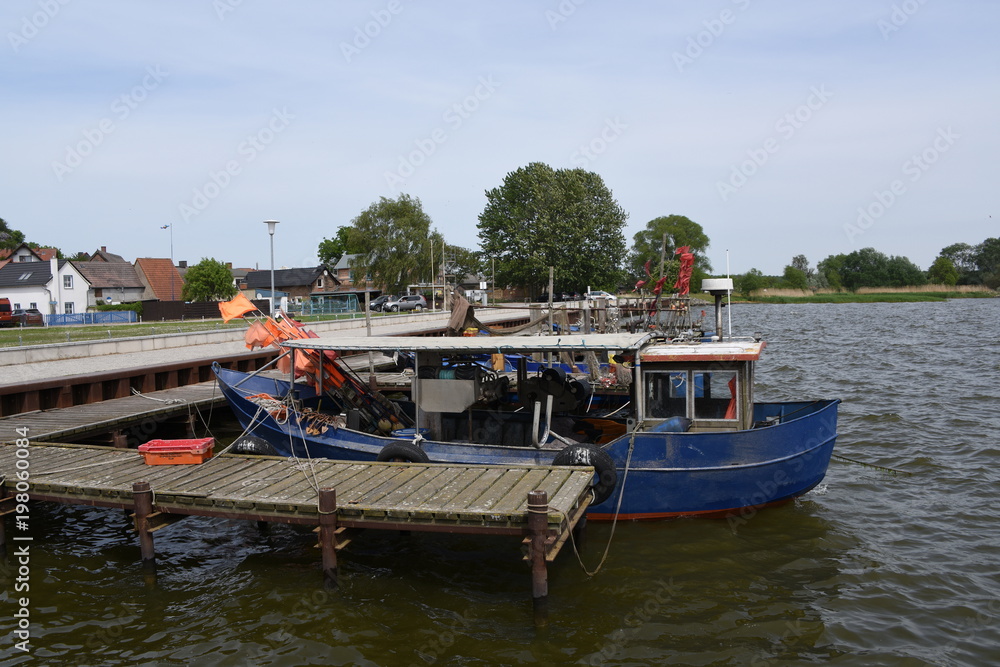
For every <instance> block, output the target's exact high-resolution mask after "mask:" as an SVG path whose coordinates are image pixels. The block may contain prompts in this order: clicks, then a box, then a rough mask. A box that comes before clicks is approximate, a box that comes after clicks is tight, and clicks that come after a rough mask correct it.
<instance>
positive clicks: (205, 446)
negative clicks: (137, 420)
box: [139, 438, 215, 466]
mask: <svg viewBox="0 0 1000 667" xmlns="http://www.w3.org/2000/svg"><path fill="white" fill-rule="evenodd" d="M214 446H215V438H197V439H194V440H150V441H149V442H147V443H146V444H145V445H139V453H140V454H142V456H143V458H144V459H145V461H146V465H150V466H162V465H177V464H183V463H203V462H204V461H206V460H208V459H209V458H211V456H212V447H214Z"/></svg>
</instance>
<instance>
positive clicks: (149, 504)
mask: <svg viewBox="0 0 1000 667" xmlns="http://www.w3.org/2000/svg"><path fill="white" fill-rule="evenodd" d="M132 503H133V505H134V507H135V530H136V532H137V533H139V551H140V553H141V554H142V560H143V562H144V563H145V562H147V561H149V562H153V561H155V559H156V553H155V552H154V551H153V533H152V531H151V530H150V529H149V515H150V514H152V513H153V490H152V489H151V488H150V486H149V482H145V481H143V482H135V483H134V484H132Z"/></svg>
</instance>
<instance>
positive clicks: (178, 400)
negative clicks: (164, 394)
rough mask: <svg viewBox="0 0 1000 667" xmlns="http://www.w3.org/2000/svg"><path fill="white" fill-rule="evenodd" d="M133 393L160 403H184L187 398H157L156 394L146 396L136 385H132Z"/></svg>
mask: <svg viewBox="0 0 1000 667" xmlns="http://www.w3.org/2000/svg"><path fill="white" fill-rule="evenodd" d="M132 395H133V396H139V397H141V398H145V399H147V400H150V401H158V402H160V403H166V404H167V405H174V404H176V403H184V402H185V400H184V399H183V398H156V397H155V396H146V395H145V394H143V393H142V392H141V391H139V390H138V389H136V388H135V387H132Z"/></svg>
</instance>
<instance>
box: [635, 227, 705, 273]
mask: <svg viewBox="0 0 1000 667" xmlns="http://www.w3.org/2000/svg"><path fill="white" fill-rule="evenodd" d="M664 237H665V238H666V260H667V262H666V263H665V265H664V273H666V274H667V282H666V283H665V286H666V287H667V288H668V289H667V291H670V290H669V288H670V287H671V286H672V285H673V284H674V282H676V279H677V270H678V268H679V262H678V261H677V260H676V259H675V258H674V251H675V250H676V249H677V248H680V247H682V246H689V247H690V248H691V252H692V254H693V255H694V272H693V277H694V279H693V280H692V283H693V284H692V286H691V287H692V290H694V289H697V287H698V285H700V284H701V279H702V278H704V277H705V276H707V275H708V274H709V273H710V272H711V271H712V264H711V263H710V262H709V261H708V258H707V257H706V256H705V252H706V251H707V250H708V246H709V240H708V235H707V234H705V230H704V229H702V227H701V225H699V224H698V223H697V222H694V221H693V220H691V219H690V218H688V217H686V216H683V215H665V216H660V217H659V218H653V219H652V220H650V221H649V222H647V223H646V228H645V229H643V230H642V231H640V232H637V233H636V234H635V236H633V237H632V252H631V253H630V254H629V262H628V265H629V278H630V280H632V281H633V282H635V281H639V280H646V279H647V275H646V269H645V265H646V262H649V263H650V264H649V267H650V273H651V274H652V275H653V277H654V278H659V277H660V276H659V266H660V253H661V252H662V251H663V248H664Z"/></svg>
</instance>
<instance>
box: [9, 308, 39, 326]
mask: <svg viewBox="0 0 1000 667" xmlns="http://www.w3.org/2000/svg"><path fill="white" fill-rule="evenodd" d="M10 320H11V322H13V323H14V325H15V326H16V325H20V326H22V327H42V326H45V316H44V315H42V312H41V311H40V310H38V309H37V308H18V309H16V310H15V311H14V312H12V313H11V314H10Z"/></svg>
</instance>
